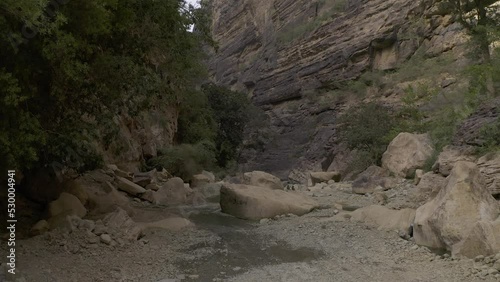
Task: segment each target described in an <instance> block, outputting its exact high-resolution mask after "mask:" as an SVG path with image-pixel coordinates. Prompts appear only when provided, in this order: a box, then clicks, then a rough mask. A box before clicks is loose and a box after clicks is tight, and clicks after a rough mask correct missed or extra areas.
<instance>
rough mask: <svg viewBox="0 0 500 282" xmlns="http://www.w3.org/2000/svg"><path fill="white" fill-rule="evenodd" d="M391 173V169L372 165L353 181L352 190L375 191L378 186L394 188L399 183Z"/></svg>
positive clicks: (386, 188) (363, 192) (358, 192)
mask: <svg viewBox="0 0 500 282" xmlns="http://www.w3.org/2000/svg"><path fill="white" fill-rule="evenodd" d="M389 175H390V173H389V171H387V170H385V169H383V168H381V167H379V166H370V167H368V168H367V169H366V170H365V171H363V172H362V173H360V174H359V175H358V176H357V177H356V179H355V180H354V181H353V183H352V192H353V193H355V194H367V193H373V192H374V191H375V188H376V187H378V186H380V187H382V188H384V190H388V189H391V188H394V187H396V185H397V184H398V180H397V179H396V178H394V177H390V176H389Z"/></svg>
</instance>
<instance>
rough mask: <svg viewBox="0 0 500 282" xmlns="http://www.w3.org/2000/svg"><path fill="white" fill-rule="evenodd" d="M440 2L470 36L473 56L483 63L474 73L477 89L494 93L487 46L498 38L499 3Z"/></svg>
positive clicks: (479, 0)
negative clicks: (480, 85) (476, 72)
mask: <svg viewBox="0 0 500 282" xmlns="http://www.w3.org/2000/svg"><path fill="white" fill-rule="evenodd" d="M440 4H441V5H442V8H443V9H444V10H446V11H450V12H451V14H452V15H453V16H454V17H455V19H456V20H457V21H458V22H460V23H461V24H462V26H463V27H464V28H465V29H466V30H467V31H468V33H469V35H470V36H471V39H472V43H473V45H474V47H473V52H474V55H476V56H477V58H478V59H479V62H480V63H481V64H482V65H483V66H484V68H482V69H481V71H479V73H478V78H480V80H481V81H479V82H480V83H481V84H482V87H481V88H483V89H481V90H482V91H481V92H483V93H485V94H486V95H487V97H489V98H491V97H493V96H495V91H496V89H495V81H494V77H493V75H492V67H493V65H492V58H491V50H490V46H491V45H492V43H493V42H496V41H498V40H499V39H500V28H499V26H500V3H498V1H497V0H473V1H472V0H445V1H443V2H441V3H440ZM476 71H477V69H476Z"/></svg>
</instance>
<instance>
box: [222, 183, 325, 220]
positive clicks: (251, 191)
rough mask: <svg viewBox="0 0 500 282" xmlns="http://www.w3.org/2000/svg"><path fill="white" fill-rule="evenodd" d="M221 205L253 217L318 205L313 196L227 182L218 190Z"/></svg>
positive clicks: (224, 209)
mask: <svg viewBox="0 0 500 282" xmlns="http://www.w3.org/2000/svg"><path fill="white" fill-rule="evenodd" d="M220 206H221V209H222V212H224V213H227V214H230V215H233V216H235V217H238V218H243V219H252V220H259V219H262V218H272V217H275V216H277V215H283V214H289V213H292V214H295V215H304V214H306V213H308V212H310V211H312V210H313V209H315V208H318V207H319V205H318V203H316V202H315V201H314V200H313V199H312V198H310V197H307V196H305V195H302V194H299V193H296V192H285V191H283V190H277V189H274V190H273V189H269V188H265V187H259V186H250V185H244V184H227V183H224V184H223V185H222V188H221V191H220Z"/></svg>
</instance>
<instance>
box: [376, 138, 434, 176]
mask: <svg viewBox="0 0 500 282" xmlns="http://www.w3.org/2000/svg"><path fill="white" fill-rule="evenodd" d="M433 154H434V147H433V145H432V141H431V138H430V137H429V135H428V134H411V133H405V132H403V133H400V134H399V135H398V136H396V138H394V140H392V141H391V143H390V144H389V146H388V147H387V150H386V151H385V153H384V154H383V155H382V167H383V168H385V169H388V170H389V171H390V172H392V173H394V174H395V175H396V176H399V177H405V178H408V177H412V176H413V174H414V173H415V170H416V169H418V168H422V167H424V165H425V163H426V162H427V160H428V159H429V158H430V157H431V156H432V155H433Z"/></svg>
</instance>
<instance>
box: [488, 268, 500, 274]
mask: <svg viewBox="0 0 500 282" xmlns="http://www.w3.org/2000/svg"><path fill="white" fill-rule="evenodd" d="M488 274H489V275H495V274H498V270H496V269H494V268H490V269H488Z"/></svg>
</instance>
